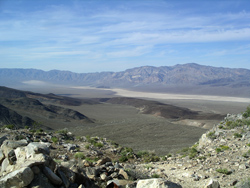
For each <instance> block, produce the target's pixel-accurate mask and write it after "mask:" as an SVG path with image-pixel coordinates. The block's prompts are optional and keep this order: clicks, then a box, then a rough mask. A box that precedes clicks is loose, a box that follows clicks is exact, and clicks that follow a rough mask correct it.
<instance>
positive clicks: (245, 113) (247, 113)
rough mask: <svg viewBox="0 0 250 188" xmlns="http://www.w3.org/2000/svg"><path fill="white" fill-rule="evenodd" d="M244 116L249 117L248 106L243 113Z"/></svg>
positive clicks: (249, 108) (249, 109)
mask: <svg viewBox="0 0 250 188" xmlns="http://www.w3.org/2000/svg"><path fill="white" fill-rule="evenodd" d="M243 117H244V118H248V117H250V106H248V107H247V109H246V111H245V112H244V113H243Z"/></svg>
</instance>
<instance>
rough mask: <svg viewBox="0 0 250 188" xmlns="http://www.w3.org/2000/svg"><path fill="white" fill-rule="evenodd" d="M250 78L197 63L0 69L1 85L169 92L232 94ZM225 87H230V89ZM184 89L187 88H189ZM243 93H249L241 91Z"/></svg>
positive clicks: (249, 83) (245, 72)
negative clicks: (111, 69)
mask: <svg viewBox="0 0 250 188" xmlns="http://www.w3.org/2000/svg"><path fill="white" fill-rule="evenodd" d="M249 78H250V70H248V69H242V68H224V67H212V66H204V65H199V64H196V63H188V64H182V65H180V64H178V65H175V66H162V67H153V66H143V67H137V68H132V69H127V70H125V71H121V72H96V73H74V72H70V71H59V70H51V71H42V70H37V69H0V85H3V86H14V85H20V84H23V83H28V82H30V81H42V82H45V83H53V84H64V85H80V86H91V87H99V88H109V87H120V88H133V89H136V88H138V89H142V88H144V89H145V87H147V88H151V89H156V90H159V91H161V90H164V89H162V88H172V90H168V91H170V92H171V91H173V92H175V91H177V92H178V91H179V92H183V90H179V89H176V88H189V90H191V89H193V90H196V91H197V92H198V90H197V88H207V87H210V88H211V89H203V92H201V93H204V92H205V93H206V92H208V90H209V92H208V93H211V90H213V89H214V88H219V87H226V88H227V89H218V92H221V91H225V92H226V93H232V95H240V93H239V92H237V88H244V89H243V90H242V93H249V92H248V91H249V90H248V89H249V86H250V79H249ZM173 88H175V89H173ZM190 88H191V89H190ZM228 88H230V89H231V90H230V92H229V91H228ZM186 90H187V92H188V89H186ZM199 90H200V89H199ZM198 93H199V92H198ZM235 93H236V94H235ZM229 95H230V94H229ZM242 96H248V95H247V94H246V95H245V94H243V95H242Z"/></svg>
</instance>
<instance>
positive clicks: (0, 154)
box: [0, 150, 4, 164]
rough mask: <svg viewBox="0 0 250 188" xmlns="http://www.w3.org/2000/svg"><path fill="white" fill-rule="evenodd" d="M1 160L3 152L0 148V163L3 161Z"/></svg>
mask: <svg viewBox="0 0 250 188" xmlns="http://www.w3.org/2000/svg"><path fill="white" fill-rule="evenodd" d="M3 160H4V154H3V152H2V150H0V164H1V163H2V162H3Z"/></svg>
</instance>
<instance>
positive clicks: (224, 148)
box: [215, 145, 230, 153]
mask: <svg viewBox="0 0 250 188" xmlns="http://www.w3.org/2000/svg"><path fill="white" fill-rule="evenodd" d="M229 149H230V147H228V146H225V145H220V147H218V148H216V149H215V151H216V152H217V153H220V152H222V151H225V150H229Z"/></svg>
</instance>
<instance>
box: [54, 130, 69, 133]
mask: <svg viewBox="0 0 250 188" xmlns="http://www.w3.org/2000/svg"><path fill="white" fill-rule="evenodd" d="M68 132H69V131H68V129H61V130H57V131H56V133H59V134H68Z"/></svg>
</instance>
